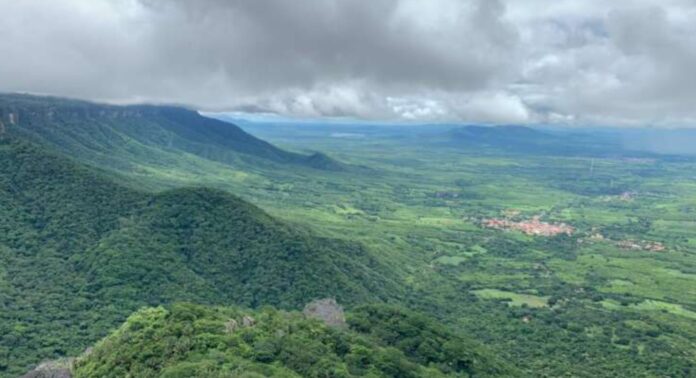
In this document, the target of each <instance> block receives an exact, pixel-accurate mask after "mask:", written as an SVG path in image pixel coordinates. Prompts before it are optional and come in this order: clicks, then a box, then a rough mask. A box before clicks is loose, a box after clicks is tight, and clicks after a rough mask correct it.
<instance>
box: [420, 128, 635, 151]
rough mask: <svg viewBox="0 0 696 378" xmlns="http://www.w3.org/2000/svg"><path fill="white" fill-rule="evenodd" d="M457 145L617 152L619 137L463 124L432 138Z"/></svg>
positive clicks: (506, 148)
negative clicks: (617, 138) (616, 138)
mask: <svg viewBox="0 0 696 378" xmlns="http://www.w3.org/2000/svg"><path fill="white" fill-rule="evenodd" d="M429 140H430V141H431V142H432V143H435V144H440V145H447V146H449V147H456V148H476V149H480V148H484V149H493V150H496V151H498V152H507V153H523V154H539V155H545V154H548V155H616V154H619V153H621V152H622V148H621V144H620V142H619V141H618V140H613V139H611V138H607V137H603V136H596V135H590V134H586V133H579V132H563V133H561V132H552V131H547V130H539V129H533V128H530V127H525V126H463V127H456V128H453V129H451V130H449V131H447V132H445V133H442V134H439V135H435V136H432V135H431V137H430V138H429Z"/></svg>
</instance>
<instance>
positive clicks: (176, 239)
mask: <svg viewBox="0 0 696 378" xmlns="http://www.w3.org/2000/svg"><path fill="white" fill-rule="evenodd" d="M15 114H16V113H15ZM23 116H24V117H31V114H29V115H27V114H26V113H22V112H20V113H19V117H23ZM5 119H6V118H5ZM19 122H23V121H22V120H21V119H20V121H19ZM16 125H17V121H16V119H15V122H14V123H12V122H11V123H10V127H13V126H16ZM20 125H26V124H23V123H20ZM4 126H5V127H7V126H8V125H7V124H6V123H5V124H4ZM28 129H31V128H28ZM29 139H31V140H33V138H29ZM75 140H77V137H76V138H75ZM0 161H1V162H2V164H0V376H17V375H18V374H19V373H21V372H23V371H26V370H28V368H29V367H30V366H31V365H33V364H36V363H38V362H39V361H40V360H42V359H48V358H56V357H61V356H64V355H71V354H73V355H74V354H76V353H77V352H79V351H80V350H82V349H84V347H86V346H87V345H89V344H91V343H92V342H94V341H96V340H97V339H98V338H99V337H101V336H104V334H105V333H106V332H107V331H108V330H109V329H111V328H112V327H114V326H116V325H117V324H118V323H120V322H121V321H123V320H124V319H125V317H126V315H127V314H129V313H130V312H132V311H134V310H136V309H137V308H139V307H141V306H146V305H158V304H161V303H168V302H173V301H181V300H185V301H195V302H200V303H211V304H231V303H235V304H240V305H244V306H251V307H255V306H262V305H267V304H269V305H274V306H278V307H280V308H298V306H301V305H302V304H304V303H305V302H307V301H308V300H311V299H313V298H319V297H336V298H337V299H339V300H340V301H342V302H343V303H347V304H351V303H358V302H360V303H362V302H370V301H375V300H381V299H386V298H396V297H398V296H399V295H400V291H399V289H398V285H396V284H394V283H393V282H394V281H393V277H391V274H390V270H389V269H387V268H386V267H384V266H381V265H380V264H379V263H378V262H377V261H376V260H375V259H373V258H372V257H371V255H370V254H369V253H368V251H366V250H365V248H364V247H362V246H361V245H360V244H354V243H348V242H344V241H339V240H332V239H326V238H319V237H316V236H314V235H313V234H312V232H310V231H308V230H304V229H299V228H297V227H294V226H290V225H288V224H285V223H283V222H280V221H277V220H275V219H274V218H272V217H270V216H269V215H267V214H266V213H264V212H263V211H262V210H260V209H258V208H257V207H255V206H253V205H251V204H249V203H247V202H245V201H243V200H241V199H239V198H237V197H235V196H233V195H230V194H227V193H225V192H220V191H216V190H211V189H202V188H191V189H186V188H184V189H177V190H172V191H166V192H163V193H157V194H151V193H145V192H140V191H137V190H132V189H128V188H127V187H124V186H122V185H119V184H116V183H115V182H114V181H112V180H111V179H110V178H109V177H111V176H109V177H107V176H105V175H102V174H100V173H99V172H96V171H95V170H94V169H92V168H88V167H86V166H82V165H79V164H77V163H76V162H75V161H73V160H72V159H68V158H65V157H63V156H62V155H60V154H58V153H53V152H51V151H48V150H47V148H46V147H44V146H37V145H36V144H34V143H33V142H31V141H28V140H27V138H26V137H25V134H24V133H19V135H18V134H15V133H9V134H8V133H7V128H5V132H3V133H2V134H0Z"/></svg>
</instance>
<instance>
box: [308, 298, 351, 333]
mask: <svg viewBox="0 0 696 378" xmlns="http://www.w3.org/2000/svg"><path fill="white" fill-rule="evenodd" d="M302 313H303V314H304V316H306V317H307V318H311V319H318V320H321V321H322V322H324V323H325V324H326V325H328V326H329V327H334V328H345V327H346V316H345V313H344V312H343V307H342V306H341V305H339V304H338V303H336V300H335V299H333V298H325V299H318V300H315V301H312V302H310V303H308V304H307V305H306V306H305V308H304V311H302Z"/></svg>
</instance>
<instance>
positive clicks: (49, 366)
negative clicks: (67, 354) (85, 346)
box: [21, 358, 75, 378]
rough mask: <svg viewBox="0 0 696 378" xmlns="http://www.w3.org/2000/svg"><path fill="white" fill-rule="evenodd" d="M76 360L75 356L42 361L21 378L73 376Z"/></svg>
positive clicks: (68, 377)
mask: <svg viewBox="0 0 696 378" xmlns="http://www.w3.org/2000/svg"><path fill="white" fill-rule="evenodd" d="M74 362H75V359H74V358H62V359H60V360H54V361H46V362H42V363H41V364H39V365H38V366H37V367H35V368H34V370H32V371H30V372H28V373H26V374H24V375H23V376H22V377H21V378H72V367H73V364H74Z"/></svg>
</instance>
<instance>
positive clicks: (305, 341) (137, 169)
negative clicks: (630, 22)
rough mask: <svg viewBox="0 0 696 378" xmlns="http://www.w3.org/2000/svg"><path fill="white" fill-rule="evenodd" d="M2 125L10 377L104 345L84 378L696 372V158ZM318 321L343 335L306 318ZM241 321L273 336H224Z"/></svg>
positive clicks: (534, 142)
mask: <svg viewBox="0 0 696 378" xmlns="http://www.w3.org/2000/svg"><path fill="white" fill-rule="evenodd" d="M0 109H1V112H2V113H1V114H2V117H3V118H2V121H3V125H4V129H3V130H4V132H3V134H2V136H1V138H2V142H0V154H2V161H3V162H8V164H3V166H2V167H0V179H1V180H2V181H1V182H0V185H1V186H0V190H1V192H0V207H1V209H2V218H0V230H2V233H1V234H0V237H1V238H2V239H0V258H1V259H2V266H0V295H1V296H2V302H0V303H2V305H3V308H2V309H3V311H2V313H1V315H0V316H2V321H1V322H0V326H1V327H3V329H2V332H0V334H1V335H2V336H1V337H2V338H1V339H0V357H2V358H0V369H2V370H0V372H2V374H3V375H5V376H15V375H17V374H20V373H22V372H26V371H28V370H29V369H30V368H31V367H32V366H34V365H36V364H37V363H39V362H41V361H42V360H48V359H56V358H61V357H70V356H73V357H75V356H79V355H80V354H81V353H82V351H83V350H84V349H85V348H87V347H88V346H90V345H92V344H94V343H96V346H95V347H94V351H93V352H92V354H90V355H89V356H86V357H84V359H79V361H78V362H77V364H76V367H75V374H76V376H99V375H100V374H101V373H95V372H105V371H111V372H122V370H118V369H127V371H131V372H138V374H136V375H135V376H172V377H174V376H187V374H188V376H195V375H200V374H203V373H200V372H205V374H209V376H235V375H234V374H237V373H240V372H241V371H242V370H244V371H246V370H245V369H248V372H249V375H248V376H254V375H253V374H261V375H264V374H266V375H271V374H277V375H279V376H297V375H299V376H319V375H316V374H315V373H316V372H317V371H319V370H322V369H325V370H324V371H333V372H335V375H334V376H350V375H369V374H374V375H376V376H404V375H402V373H400V372H399V370H395V371H392V372H391V373H389V371H388V368H387V367H386V366H385V365H384V364H387V362H385V361H386V360H385V359H387V358H388V359H392V361H391V362H389V364H390V365H394V366H395V367H394V368H395V369H398V368H399V367H402V368H403V367H408V368H407V369H408V370H410V371H411V372H412V373H413V374H414V376H419V375H420V376H437V374H460V375H461V376H467V375H470V376H486V375H489V376H499V375H505V374H507V375H510V376H550V377H551V376H553V377H556V376H595V377H603V376H617V374H618V373H617V372H620V374H618V375H620V376H648V377H661V376H674V377H680V376H684V377H686V376H690V375H692V374H694V372H695V371H696V370H695V369H696V366H695V364H696V354H695V353H694V351H695V350H696V342H695V341H694V340H696V323H695V322H694V317H693V314H694V313H696V292H694V288H695V287H696V231H695V230H696V184H694V183H696V176H694V172H696V159H694V158H693V157H692V156H688V155H674V154H672V155H669V154H657V153H654V152H649V151H643V150H640V149H632V148H631V147H630V146H628V145H625V144H624V143H623V140H624V139H621V138H618V137H615V136H614V134H611V133H601V132H592V131H587V132H584V133H580V134H578V133H577V132H575V131H572V132H569V131H563V130H561V131H559V130H552V129H548V130H547V129H536V128H535V129H531V128H529V129H527V128H525V129H517V128H515V127H512V126H510V127H500V128H493V127H484V128H482V129H481V128H478V127H474V128H467V127H466V126H464V127H462V126H456V125H453V126H448V125H412V126H403V127H399V128H398V131H397V129H395V126H390V125H363V124H340V123H338V124H332V123H327V124H302V123H299V122H297V123H292V122H288V123H264V122H252V121H245V120H234V121H235V123H237V124H238V125H239V126H240V127H237V126H233V125H231V124H229V123H226V122H223V121H218V120H212V119H210V118H206V117H202V116H200V115H198V114H196V113H195V112H192V111H187V110H183V109H178V108H171V107H154V106H153V107H141V106H135V107H118V106H103V105H96V104H89V103H82V102H79V103H73V102H71V101H68V100H61V99H50V98H49V99H46V98H37V97H30V96H19V97H14V96H10V97H9V98H8V97H5V98H3V99H0ZM10 114H13V116H12V122H10V116H9V115H10ZM617 133H618V132H617ZM626 133H630V132H626ZM252 135H253V136H252ZM621 135H624V134H621ZM262 140H266V141H268V142H270V143H273V144H269V143H267V142H263V141H262ZM275 146H278V147H275ZM511 146H514V148H512V147H511ZM319 151H321V152H319ZM323 297H335V298H336V299H337V300H338V302H339V303H342V304H344V305H345V306H346V308H347V311H348V315H349V316H348V317H349V324H350V329H349V330H344V331H336V330H331V329H328V328H325V327H323V326H322V325H320V324H317V323H314V322H312V321H310V320H307V319H304V318H303V317H302V316H301V315H299V314H298V313H295V312H293V311H296V310H299V309H301V308H302V306H304V304H306V303H307V302H309V301H311V300H313V299H317V298H323ZM182 301H183V302H193V303H197V304H198V305H187V304H181V303H179V302H182ZM374 303H388V304H389V306H387V307H384V308H382V307H381V306H383V305H381V304H377V305H375V304H374ZM364 304H371V305H369V306H368V307H364V306H362V305H364ZM199 305H206V306H205V307H204V306H199ZM158 306H163V307H158ZM220 306H223V307H220ZM239 306H242V307H239ZM265 306H273V307H274V308H270V307H265ZM370 306H377V307H374V308H375V309H376V310H374V311H376V312H377V314H376V315H374V314H373V315H374V316H378V315H379V313H380V311H387V312H389V313H390V314H392V315H393V313H394V312H396V313H401V312H404V313H408V314H411V315H412V316H415V317H418V318H419V319H429V320H427V321H426V320H422V321H424V322H426V323H427V324H429V325H428V327H431V326H432V327H436V328H437V329H438V331H437V332H436V333H437V334H438V335H443V336H441V337H445V338H448V339H452V338H454V339H456V340H461V342H462V343H463V344H464V346H457V348H460V349H461V351H460V352H457V353H459V355H464V356H467V355H469V354H470V353H480V355H481V356H487V357H485V358H483V357H481V359H480V360H477V361H480V363H481V364H482V365H481V367H480V368H481V370H462V369H460V370H457V369H455V371H450V370H448V369H449V368H448V369H445V368H442V365H443V364H444V365H447V366H452V364H454V365H456V364H457V362H456V361H454V360H451V359H450V357H446V358H445V359H444V360H443V359H442V358H444V357H438V358H440V360H437V359H435V360H433V359H432V358H431V359H428V358H425V359H424V358H423V357H422V356H421V355H419V354H418V353H420V352H418V351H421V348H419V347H418V346H413V345H408V343H402V342H401V341H402V340H401V339H400V337H402V336H400V335H403V334H406V335H407V334H408V332H406V331H403V332H402V331H401V330H400V331H398V332H393V333H390V332H391V331H380V329H387V328H388V327H386V326H385V325H384V323H380V322H382V321H387V322H388V320H384V319H382V318H380V319H382V320H379V321H378V320H377V319H373V320H371V321H364V322H360V321H357V320H353V321H351V320H350V319H351V316H353V319H359V318H360V317H361V316H368V315H366V314H368V313H370V312H369V311H371V310H368V309H370V308H372V307H370ZM142 307H147V309H143V310H139V309H140V308H142ZM243 308H250V310H244V309H243ZM387 309H390V310H387ZM406 309H408V310H406ZM134 311H137V312H135V314H134V315H131V316H130V317H128V315H129V314H131V313H133V312H134ZM244 311H248V314H250V316H252V317H254V318H255V319H257V320H258V319H264V322H259V328H258V329H254V330H246V331H244V333H242V334H226V333H225V328H224V322H226V321H228V319H230V318H237V317H241V316H242V314H243V313H245V312H244ZM351 314H353V315H351ZM356 314H357V315H356ZM361 314H362V315H361ZM419 314H420V315H419ZM373 315H370V316H373ZM392 315H390V316H392ZM411 315H409V316H411ZM124 321H125V323H124V324H123V325H121V326H120V328H119V325H120V324H121V323H122V322H124ZM420 321H421V320H419V322H420ZM372 323H374V324H378V326H375V327H371V326H370V325H371V324H372ZM419 324H420V323H419ZM418 327H420V326H418ZM418 327H415V328H418ZM289 329H292V330H295V331H296V332H295V331H294V332H291V333H287V332H288V331H287V330H289ZM278 330H283V332H286V336H287V337H286V336H282V337H278V338H277V339H275V338H274V337H272V336H270V335H272V334H274V332H279V331H278ZM411 331H413V329H411ZM281 333H282V332H281ZM152 335H158V336H157V338H155V339H156V340H161V343H160V342H155V341H153V340H154V339H153V340H150V339H149V337H150V336H152ZM310 335H313V336H311V337H310ZM105 336H106V338H105V339H103V340H102V341H98V340H100V339H101V338H102V337H105ZM129 340H138V341H137V342H138V344H137V345H129V344H128V341H129ZM260 340H263V342H262V341H260ZM177 343H180V344H177ZM443 343H446V341H442V340H439V341H436V344H443ZM257 344H258V345H257ZM339 344H341V345H342V346H341V348H343V349H341V350H342V351H339V349H340V348H339V346H338V345H339ZM344 344H345V345H344ZM294 345H303V346H306V347H307V348H308V350H311V351H312V356H299V355H296V354H293V353H292V352H293V348H294V349H298V348H296V347H293V346H294ZM419 345H420V344H419ZM266 347H268V348H271V350H272V351H273V353H271V354H272V356H270V355H260V353H261V354H262V352H264V350H265V349H264V350H259V348H260V349H263V348H266ZM423 349H425V347H423ZM135 350H149V351H151V352H148V353H146V355H144V356H137V355H134V354H133V353H134V351H135ZM357 350H360V351H362V352H360V353H365V354H367V355H370V356H372V357H374V360H369V359H368V360H364V361H363V362H362V364H363V365H361V366H362V367H356V366H357V365H355V363H356V358H357V357H356V356H355V355H353V354H354V353H358V352H356V351H357ZM308 353H309V352H308ZM414 353H415V354H414ZM165 356H169V357H167V359H166V360H163V359H164V358H165ZM319 356H321V358H320V357H319ZM81 358H82V357H81ZM474 360H476V358H474ZM4 361H7V362H4ZM123 361H127V364H125V363H124V364H123V365H121V362H123ZM501 361H506V362H507V363H503V362H501ZM392 363H393V364H392ZM153 366H157V367H158V368H154V367H153ZM320 367H321V368H320ZM128 369H130V370H128ZM240 369H241V370H240ZM317 369H318V370H317ZM361 369H363V370H361ZM385 369H387V370H385ZM495 369H499V370H495ZM235 372H236V373H235ZM104 374H105V373H104ZM104 374H101V375H104ZM240 374H241V373H240ZM114 376H124V375H123V374H121V373H114Z"/></svg>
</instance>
